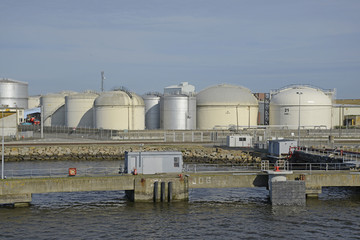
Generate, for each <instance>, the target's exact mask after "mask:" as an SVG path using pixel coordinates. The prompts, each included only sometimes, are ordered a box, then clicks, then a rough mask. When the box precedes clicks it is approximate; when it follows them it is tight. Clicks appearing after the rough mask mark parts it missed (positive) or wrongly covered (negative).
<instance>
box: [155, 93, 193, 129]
mask: <svg viewBox="0 0 360 240" xmlns="http://www.w3.org/2000/svg"><path fill="white" fill-rule="evenodd" d="M160 127H161V128H162V129H164V130H170V129H171V130H194V129H196V98H195V97H193V96H188V95H164V96H162V97H161V100H160Z"/></svg>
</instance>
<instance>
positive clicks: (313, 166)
mask: <svg viewBox="0 0 360 240" xmlns="http://www.w3.org/2000/svg"><path fill="white" fill-rule="evenodd" d="M276 167H278V169H279V170H280V171H284V170H285V171H296V170H301V171H309V172H310V173H311V172H312V171H340V170H349V169H351V168H352V167H354V164H347V163H289V162H288V161H284V162H276V163H270V162H269V161H268V160H264V161H262V162H261V163H244V164H237V165H229V164H193V163H191V164H184V168H183V172H185V173H199V172H201V173H210V172H218V173H220V172H249V171H250V172H261V171H268V170H275V169H277V168H276ZM121 168H122V167H121V166H119V167H91V168H76V176H83V177H85V176H88V177H95V176H118V175H119V174H121ZM4 173H5V174H4V175H5V176H6V178H8V179H12V178H57V177H68V176H69V168H50V169H23V170H11V169H10V170H8V169H7V170H5V171H4Z"/></svg>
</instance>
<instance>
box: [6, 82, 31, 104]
mask: <svg viewBox="0 0 360 240" xmlns="http://www.w3.org/2000/svg"><path fill="white" fill-rule="evenodd" d="M0 105H8V107H10V108H23V109H27V108H28V83H26V82H20V81H16V80H12V79H8V78H3V79H1V80H0Z"/></svg>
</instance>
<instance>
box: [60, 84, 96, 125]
mask: <svg viewBox="0 0 360 240" xmlns="http://www.w3.org/2000/svg"><path fill="white" fill-rule="evenodd" d="M98 96H99V94H97V93H95V92H91V91H87V92H84V93H79V94H72V95H69V96H65V125H66V126H67V127H72V128H74V127H75V128H77V127H87V128H93V127H94V123H93V116H94V114H93V105H94V101H95V98H97V97H98Z"/></svg>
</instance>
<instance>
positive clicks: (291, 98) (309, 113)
mask: <svg viewBox="0 0 360 240" xmlns="http://www.w3.org/2000/svg"><path fill="white" fill-rule="evenodd" d="M332 95H333V92H332V91H325V90H322V89H319V88H314V87H310V86H301V85H297V86H289V87H285V88H282V89H279V90H277V91H274V92H272V93H271V100H270V125H279V126H286V127H287V128H289V129H297V128H298V127H299V125H300V126H301V128H316V127H319V128H331V111H332Z"/></svg>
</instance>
